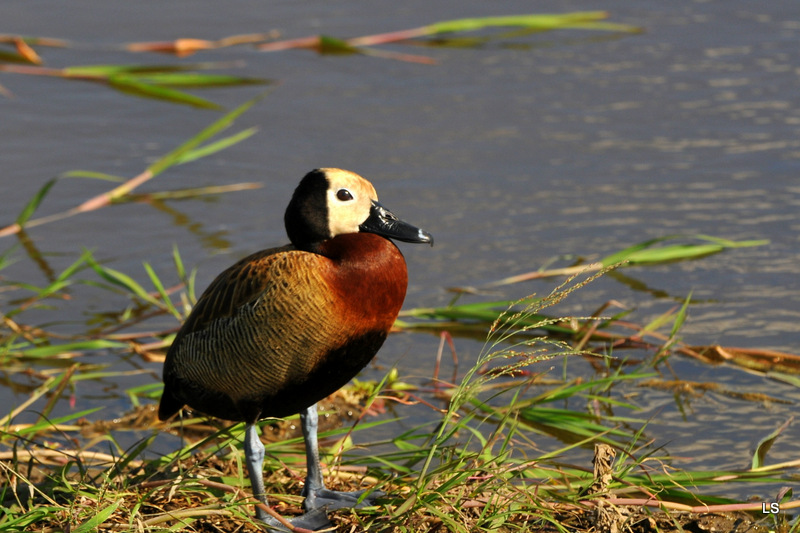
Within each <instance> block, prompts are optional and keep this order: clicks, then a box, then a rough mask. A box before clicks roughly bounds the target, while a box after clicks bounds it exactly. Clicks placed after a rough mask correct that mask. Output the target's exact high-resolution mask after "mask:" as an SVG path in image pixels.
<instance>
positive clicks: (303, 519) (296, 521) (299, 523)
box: [257, 509, 333, 532]
mask: <svg viewBox="0 0 800 533" xmlns="http://www.w3.org/2000/svg"><path fill="white" fill-rule="evenodd" d="M257 513H258V519H259V520H261V521H262V522H264V524H266V526H267V529H268V531H281V532H289V531H292V530H291V529H289V528H287V527H286V526H285V525H283V524H282V523H280V522H279V521H278V520H276V519H275V518H274V517H272V516H270V515H268V514H267V513H265V512H264V511H262V510H261V509H258V511H257ZM287 521H288V522H289V523H290V524H292V526H293V527H299V528H303V529H309V530H311V531H317V530H319V529H327V528H329V527H331V526H333V524H331V522H330V520H328V514H327V513H326V512H325V509H316V510H313V511H309V512H307V513H306V514H304V515H300V516H296V517H294V518H292V519H291V520H289V519H287Z"/></svg>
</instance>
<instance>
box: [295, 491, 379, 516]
mask: <svg viewBox="0 0 800 533" xmlns="http://www.w3.org/2000/svg"><path fill="white" fill-rule="evenodd" d="M366 492H368V491H366V490H359V491H356V492H339V491H338V490H329V489H318V490H314V491H310V492H309V493H308V494H306V499H305V500H304V501H303V509H305V510H306V511H309V512H313V511H314V510H327V511H333V510H335V509H345V508H347V509H361V508H363V507H370V506H372V505H375V498H380V497H381V496H383V495H384V493H383V492H381V491H378V490H376V491H372V492H370V494H369V496H367V497H365V498H363V499H362V496H363V495H364V493H366ZM359 500H361V501H359Z"/></svg>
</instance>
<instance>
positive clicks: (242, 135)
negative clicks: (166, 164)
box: [175, 127, 258, 165]
mask: <svg viewBox="0 0 800 533" xmlns="http://www.w3.org/2000/svg"><path fill="white" fill-rule="evenodd" d="M257 131H258V128H257V127H252V128H247V129H246V130H243V131H240V132H239V133H236V134H234V135H230V136H228V137H225V138H223V139H220V140H218V141H214V142H213V143H208V144H206V145H203V146H201V147H200V148H196V149H194V150H191V151H189V152H186V153H185V154H184V155H183V156H182V157H180V158H179V159H178V160H177V161H176V162H175V164H176V165H182V164H184V163H189V162H190V161H195V160H196V159H200V158H202V157H206V156H208V155H211V154H214V153H216V152H219V151H221V150H224V149H226V148H228V147H229V146H233V145H234V144H236V143H238V142H241V141H243V140H245V139H247V138H249V137H251V136H252V135H254V134H255V133H256V132H257Z"/></svg>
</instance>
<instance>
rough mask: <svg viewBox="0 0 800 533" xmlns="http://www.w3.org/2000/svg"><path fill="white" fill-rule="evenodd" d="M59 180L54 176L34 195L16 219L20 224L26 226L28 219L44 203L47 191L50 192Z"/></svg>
mask: <svg viewBox="0 0 800 533" xmlns="http://www.w3.org/2000/svg"><path fill="white" fill-rule="evenodd" d="M57 181H58V179H57V178H53V179H51V180H48V181H47V182H46V183H45V184H44V185H43V186H42V188H41V189H39V191H38V192H37V193H36V194H35V195H34V196H33V198H31V200H30V201H29V202H28V204H27V205H26V206H25V208H24V209H23V210H22V212H21V213H20V214H19V216H18V217H17V221H16V222H17V224H19V225H20V226H24V225H25V223H26V222H27V221H28V219H30V218H31V216H32V215H33V213H34V211H36V209H37V208H38V207H39V205H40V204H41V203H42V200H44V197H45V196H47V193H48V192H50V189H51V188H52V187H53V185H55V184H56V182H57Z"/></svg>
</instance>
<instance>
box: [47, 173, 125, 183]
mask: <svg viewBox="0 0 800 533" xmlns="http://www.w3.org/2000/svg"><path fill="white" fill-rule="evenodd" d="M61 176H62V177H64V178H90V179H95V180H103V181H113V182H123V181H127V178H123V177H122V176H114V175H112V174H106V173H104V172H94V171H91V170H70V171H69V172H64V173H63V174H62V175H61Z"/></svg>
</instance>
